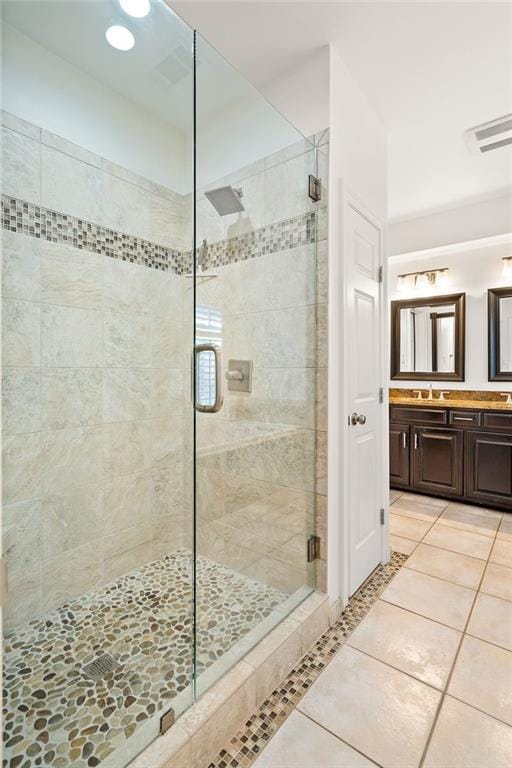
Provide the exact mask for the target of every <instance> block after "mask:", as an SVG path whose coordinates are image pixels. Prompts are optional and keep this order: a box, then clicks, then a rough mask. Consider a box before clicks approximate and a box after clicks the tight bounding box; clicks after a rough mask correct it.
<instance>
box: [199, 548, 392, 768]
mask: <svg viewBox="0 0 512 768" xmlns="http://www.w3.org/2000/svg"><path fill="white" fill-rule="evenodd" d="M406 560H407V555H404V554H401V553H398V552H393V553H392V556H391V560H390V561H389V563H387V564H386V565H384V566H379V568H377V569H376V570H375V571H374V573H373V574H372V575H371V576H370V577H369V579H367V580H366V582H365V583H364V584H363V585H362V586H361V587H360V588H359V590H358V591H357V592H356V594H355V595H354V596H353V597H352V598H351V599H350V601H349V603H348V605H347V606H346V608H345V610H344V611H342V613H341V615H340V616H339V618H338V620H337V621H336V622H335V623H334V624H333V625H332V626H330V627H329V628H328V629H327V631H326V632H324V634H322V636H321V637H320V638H319V639H318V640H317V641H316V642H315V643H314V645H313V646H312V647H311V649H310V650H309V651H308V653H306V655H305V656H303V658H302V659H301V660H300V661H299V663H298V664H297V665H296V666H295V667H294V668H293V669H292V670H291V672H290V673H289V674H288V675H287V676H286V677H285V678H284V679H283V681H282V682H281V684H280V685H279V686H278V687H277V688H275V689H274V690H273V691H272V692H271V693H270V695H269V696H268V697H267V698H266V699H265V700H264V701H263V703H262V704H261V705H260V706H259V707H258V708H257V709H256V710H255V711H254V712H253V714H252V715H251V716H250V717H249V719H248V720H247V721H246V722H245V724H244V726H243V728H241V729H240V730H239V731H238V732H237V733H236V734H235V736H233V738H232V739H231V740H230V741H229V743H228V744H226V745H225V746H224V748H223V749H221V750H220V752H219V753H218V754H217V756H216V757H215V758H214V759H213V760H212V761H211V762H210V763H209V764H208V768H249V766H251V765H252V763H253V762H254V761H255V760H256V758H257V757H258V755H259V754H260V753H261V751H262V750H263V748H264V747H265V746H266V744H267V743H268V742H269V741H270V739H271V738H272V736H274V734H275V733H277V731H278V730H279V728H280V727H281V726H282V725H283V723H284V722H285V721H286V720H287V719H288V717H289V715H290V714H291V713H292V712H294V711H295V710H296V707H297V705H298V703H299V702H300V701H301V699H302V698H303V697H304V696H305V694H306V693H307V691H308V690H309V689H310V688H311V686H312V685H313V683H314V682H315V681H316V679H317V678H318V677H319V676H320V674H321V673H322V672H323V670H324V669H325V668H326V667H327V665H328V664H329V662H330V661H332V659H333V658H334V657H335V655H336V654H337V653H338V651H339V650H340V648H341V647H342V646H343V645H345V642H346V640H347V639H348V637H349V636H350V635H351V634H352V632H353V631H354V629H355V628H356V627H357V626H358V625H359V624H360V622H361V621H362V620H363V619H364V618H365V616H366V615H367V613H368V612H369V610H370V608H371V607H372V606H373V605H374V604H375V602H376V601H377V599H378V598H379V596H380V594H381V593H382V592H383V591H384V589H385V588H386V587H387V585H388V584H389V582H390V581H391V579H392V578H393V577H394V576H395V575H396V573H398V571H399V570H400V569H401V568H402V566H403V565H404V563H405V561H406Z"/></svg>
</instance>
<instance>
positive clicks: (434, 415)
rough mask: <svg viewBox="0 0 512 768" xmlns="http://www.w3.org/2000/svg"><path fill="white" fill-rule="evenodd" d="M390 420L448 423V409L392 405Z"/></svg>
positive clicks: (426, 423) (408, 422)
mask: <svg viewBox="0 0 512 768" xmlns="http://www.w3.org/2000/svg"><path fill="white" fill-rule="evenodd" d="M390 421H401V422H404V423H405V424H425V425H426V426H428V425H429V424H438V425H443V424H448V411H447V410H445V409H444V408H416V407H415V406H414V407H412V406H410V405H392V406H391V407H390Z"/></svg>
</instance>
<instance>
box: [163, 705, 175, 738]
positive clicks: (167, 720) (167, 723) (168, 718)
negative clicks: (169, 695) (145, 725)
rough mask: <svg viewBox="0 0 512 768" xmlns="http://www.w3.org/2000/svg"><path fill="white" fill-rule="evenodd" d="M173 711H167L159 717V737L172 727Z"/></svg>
mask: <svg viewBox="0 0 512 768" xmlns="http://www.w3.org/2000/svg"><path fill="white" fill-rule="evenodd" d="M174 719H175V717H174V709H168V710H167V712H164V714H163V715H162V716H161V717H160V736H163V735H164V733H167V731H168V730H169V728H171V727H172V726H173V725H174Z"/></svg>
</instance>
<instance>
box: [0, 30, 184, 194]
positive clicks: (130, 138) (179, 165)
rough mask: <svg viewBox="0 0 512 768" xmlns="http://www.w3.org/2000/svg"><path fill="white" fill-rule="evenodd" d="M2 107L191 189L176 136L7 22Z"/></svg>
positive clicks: (181, 144)
mask: <svg viewBox="0 0 512 768" xmlns="http://www.w3.org/2000/svg"><path fill="white" fill-rule="evenodd" d="M2 107H3V109H5V110H7V111H8V112H11V113H12V114H14V115H17V116H18V117H21V118H23V119H24V120H28V121H29V122H31V123H34V124H35V125H39V126H41V127H42V128H45V129H46V130H47V131H50V132H52V133H56V134H57V135H59V136H62V137H63V138H65V139H68V140H69V141H72V142H74V143H75V144H78V145H80V146H82V147H85V148H86V149H89V150H90V151H92V152H95V153H96V154H98V155H100V156H101V157H105V158H107V159H108V160H112V161H113V162H115V163H118V164H119V165H122V166H124V167H125V168H128V169H129V170H131V171H134V172H135V173H138V174H140V175H141V176H145V177H146V178H149V179H151V180H152V181H155V182H157V183H159V184H162V185H163V186H165V187H169V188H171V189H173V190H174V191H175V192H181V193H185V192H189V191H190V181H191V178H190V177H191V171H190V168H191V161H190V158H189V156H188V155H187V154H186V145H185V137H184V136H183V135H182V133H181V132H179V131H178V130H177V129H176V128H174V127H173V126H171V125H170V124H167V123H165V122H164V121H163V120H161V119H159V118H158V117H156V116H155V115H152V114H151V113H150V112H148V111H147V110H145V109H142V108H141V107H139V106H138V105H137V104H135V103H134V102H132V101H130V100H129V99H127V98H126V97H124V96H122V95H121V94H119V93H116V92H115V91H113V90H111V89H110V88H107V87H106V86H104V85H103V84H102V83H100V82H98V81H97V80H95V79H94V78H92V77H91V76H90V75H87V74H85V73H84V72H82V71H81V70H79V69H77V68H76V67H74V66H73V65H71V64H69V63H68V62H67V61H64V59H61V58H60V57H59V56H56V55H55V54H54V53H52V52H51V51H49V50H47V49H46V48H43V47H42V46H41V45H39V44H38V43H36V42H34V41H33V40H31V39H30V38H29V37H27V36H26V35H23V34H22V33H21V32H19V31H18V30H17V29H14V28H13V27H11V26H9V25H8V24H5V23H4V24H2Z"/></svg>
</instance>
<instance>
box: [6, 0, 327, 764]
mask: <svg viewBox="0 0 512 768" xmlns="http://www.w3.org/2000/svg"><path fill="white" fill-rule="evenodd" d="M113 25H122V26H125V27H126V28H128V29H129V30H130V31H131V33H132V34H133V37H134V40H135V44H134V46H133V48H132V49H130V50H127V51H120V50H116V49H114V48H113V47H111V46H110V45H109V44H108V42H107V41H106V39H105V31H106V29H107V28H108V27H110V26H113ZM2 98H3V103H2V107H3V111H2V318H3V320H2V362H3V374H2V443H3V516H2V545H3V557H4V560H5V562H6V565H7V570H8V591H7V596H6V600H5V602H4V606H3V642H4V700H3V705H4V711H3V724H4V751H3V765H4V766H5V768H33V767H35V766H50V767H51V768H68V767H69V768H71V766H73V768H86V766H87V767H89V766H98V765H101V766H102V767H103V766H104V767H105V768H110V767H111V766H114V767H115V768H120V767H121V766H125V765H127V764H128V763H129V762H130V760H131V759H132V758H133V757H134V756H135V755H136V754H137V753H139V752H140V751H141V750H142V749H144V747H145V746H146V745H147V744H149V743H150V742H151V741H152V740H153V739H154V738H156V737H157V735H158V733H159V732H160V731H161V730H162V729H165V728H166V727H168V726H169V724H171V723H172V720H173V717H174V718H178V717H179V716H180V715H181V714H182V713H183V712H184V710H185V709H186V708H187V707H189V706H190V705H191V704H192V703H193V701H194V700H195V698H197V697H198V696H200V695H201V694H202V693H203V692H204V691H205V690H206V689H207V688H208V687H209V686H211V685H212V684H213V683H215V681H216V680H218V679H219V677H220V676H221V675H223V674H224V672H225V671H226V670H227V669H228V668H229V667H230V666H232V665H233V664H234V663H236V662H237V661H238V660H239V659H240V658H242V657H243V655H244V654H245V653H247V651H248V650H249V649H250V648H251V647H252V646H253V645H254V644H255V643H256V642H258V641H259V640H260V639H261V638H262V637H263V636H264V634H265V633H267V632H268V631H269V630H270V629H272V628H273V627H275V626H276V625H277V624H278V623H279V622H280V621H281V620H282V619H283V618H284V617H285V616H286V614H287V613H288V612H289V611H290V610H292V609H293V608H294V607H295V606H296V605H297V604H298V603H300V601H301V600H303V599H304V598H305V597H306V596H307V595H308V594H309V593H310V592H311V591H312V590H313V589H315V587H316V586H317V585H318V584H319V586H320V588H322V581H321V574H322V568H321V566H320V567H318V564H319V562H320V563H321V562H322V561H315V560H313V559H312V557H311V555H312V552H313V549H314V547H313V546H312V543H314V542H315V541H316V540H315V539H314V538H313V539H312V537H314V536H315V535H316V534H317V532H318V531H317V529H316V523H315V519H316V513H317V510H319V509H323V508H324V506H325V493H326V489H325V480H326V478H325V445H326V441H325V436H326V432H325V429H326V423H325V420H326V414H325V409H324V408H323V404H324V397H325V386H326V339H325V324H326V319H325V316H326V313H325V308H326V285H325V253H324V252H323V251H322V254H321V253H320V250H319V249H317V244H318V240H319V239H321V238H325V231H324V228H325V216H324V214H325V200H316V199H314V198H316V197H317V194H316V192H317V185H315V183H314V182H315V179H316V178H318V177H319V176H322V175H323V176H325V173H326V169H325V168H323V169H322V168H321V167H320V164H321V163H322V162H323V161H324V159H323V156H322V154H321V153H319V152H318V149H317V147H316V146H315V141H314V140H313V141H309V140H306V139H305V138H304V137H302V136H301V135H300V134H299V133H298V131H297V130H296V129H295V128H293V127H292V126H291V125H290V124H289V123H287V122H286V121H285V120H284V118H283V117H282V116H281V115H279V114H278V113H277V112H276V111H275V110H274V109H273V108H272V107H271V106H270V105H269V104H268V103H267V102H266V101H265V100H264V99H263V98H262V97H261V96H260V95H259V94H258V93H257V92H256V91H255V90H254V89H253V88H252V87H251V86H250V85H249V84H248V83H247V82H246V81H245V80H244V79H243V78H242V77H241V76H240V75H239V74H238V73H237V72H236V71H234V70H233V69H232V68H231V66H230V65H229V64H227V63H226V62H225V61H224V59H222V57H221V56H220V55H219V54H218V53H217V52H216V51H215V50H214V49H213V48H212V47H211V46H210V45H209V44H208V43H207V42H206V41H205V40H204V39H203V38H201V36H200V35H199V34H197V33H196V32H194V31H193V30H191V29H190V28H189V27H188V26H187V25H186V24H185V23H184V22H183V21H182V20H181V19H180V18H179V17H177V16H176V15H175V14H174V13H173V11H172V10H171V9H170V8H169V7H168V6H167V5H166V4H165V3H164V2H163V0H158V1H154V2H152V3H151V5H150V10H149V13H148V14H147V15H146V16H145V17H143V18H135V17H132V16H129V15H127V14H126V13H124V11H123V10H122V8H121V6H120V4H119V3H118V2H117V0H100V1H99V2H94V3H90V2H86V1H84V2H81V0H77V2H72V3H62V2H53V1H51V0H44V1H43V2H40V1H37V2H32V1H31V0H27V1H26V2H14V1H12V2H11V1H10V0H6V2H4V3H3V4H2ZM308 551H309V554H310V557H308ZM317 578H320V582H317Z"/></svg>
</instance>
